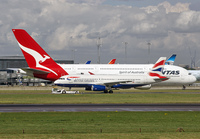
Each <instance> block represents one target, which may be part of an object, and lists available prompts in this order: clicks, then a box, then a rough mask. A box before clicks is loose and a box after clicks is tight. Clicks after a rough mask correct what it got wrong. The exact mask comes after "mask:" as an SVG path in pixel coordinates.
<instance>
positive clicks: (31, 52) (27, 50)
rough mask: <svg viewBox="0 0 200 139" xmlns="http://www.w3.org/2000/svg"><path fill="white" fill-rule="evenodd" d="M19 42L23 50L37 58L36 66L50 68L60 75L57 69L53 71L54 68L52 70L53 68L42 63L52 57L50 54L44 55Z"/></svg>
mask: <svg viewBox="0 0 200 139" xmlns="http://www.w3.org/2000/svg"><path fill="white" fill-rule="evenodd" d="M18 44H19V46H20V48H21V49H22V50H23V51H25V52H27V53H28V54H30V55H32V56H33V58H34V59H35V62H36V67H38V68H43V69H46V70H48V71H51V72H53V73H54V74H55V75H57V76H58V74H57V73H56V72H55V71H53V70H51V69H49V68H47V67H45V66H43V65H41V63H43V62H45V61H46V60H47V59H50V57H49V56H47V55H44V57H43V56H42V55H41V54H40V53H38V52H36V51H35V50H32V49H29V48H26V47H24V46H23V45H21V44H20V43H18Z"/></svg>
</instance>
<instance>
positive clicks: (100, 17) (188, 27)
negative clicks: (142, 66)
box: [0, 0, 200, 63]
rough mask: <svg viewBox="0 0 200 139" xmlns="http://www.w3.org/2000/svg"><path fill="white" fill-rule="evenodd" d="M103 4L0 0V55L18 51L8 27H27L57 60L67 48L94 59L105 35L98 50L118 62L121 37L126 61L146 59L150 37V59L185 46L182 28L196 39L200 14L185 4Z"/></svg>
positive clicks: (81, 57)
mask: <svg viewBox="0 0 200 139" xmlns="http://www.w3.org/2000/svg"><path fill="white" fill-rule="evenodd" d="M101 3H103V0H99V1H96V2H94V1H92V0H79V1H76V3H75V2H74V1H72V0H71V1H70V0H66V1H64V0H57V1H54V0H52V1H51V0H34V1H33V0H27V1H21V0H3V1H2V2H1V5H0V11H1V13H6V14H1V15H0V19H1V20H0V30H1V31H0V41H1V43H0V48H8V50H9V51H2V52H0V54H1V55H12V54H16V53H17V54H18V53H19V54H21V52H20V49H19V48H18V46H17V43H16V40H15V39H14V36H13V35H12V31H11V29H12V28H23V29H25V30H27V32H28V33H29V34H31V35H32V36H33V37H34V38H35V39H36V41H37V42H38V43H39V44H40V45H41V46H42V47H43V48H44V49H45V50H46V51H47V52H50V55H51V54H52V55H53V56H54V57H55V58H57V59H62V58H70V55H71V50H72V49H77V55H78V56H77V61H78V60H79V61H78V62H80V63H81V62H82V63H84V62H85V61H86V60H88V57H90V58H91V57H93V59H94V61H97V60H95V59H96V57H95V54H96V52H97V50H96V39H97V38H98V37H101V38H102V39H103V47H102V50H101V51H102V53H103V56H102V57H103V59H104V60H105V61H106V62H105V63H107V62H108V61H109V60H110V59H111V58H119V60H118V62H119V63H120V62H121V63H123V55H124V47H123V44H122V42H123V41H127V42H128V59H129V63H144V59H145V58H144V57H145V56H146V53H145V52H146V51H147V45H146V41H147V40H150V41H151V42H152V46H151V49H152V51H151V52H152V59H153V58H155V59H157V58H158V57H159V56H158V52H159V54H160V56H169V55H170V53H171V52H172V51H177V48H181V49H182V50H184V41H183V40H184V39H186V38H183V36H182V34H181V33H190V34H193V35H190V36H188V37H187V40H190V41H191V40H192V41H191V42H193V43H191V48H192V47H195V48H196V44H199V43H200V40H199V38H198V33H199V32H200V28H199V23H200V20H199V19H200V18H199V17H200V13H199V12H198V11H191V10H189V9H188V7H187V6H188V4H184V3H182V4H176V5H170V4H169V3H167V2H165V3H161V4H159V5H158V6H154V7H143V8H137V7H130V6H111V5H110V6H108V5H101ZM178 7H180V8H178ZM176 8H178V10H177V11H176ZM169 32H171V33H169ZM13 46H14V47H13ZM172 46H173V47H172ZM10 47H13V50H12V51H10ZM161 49H163V51H162V50H161ZM153 50H154V51H153ZM81 51H82V52H81ZM185 51H186V50H185ZM197 51H198V49H197ZM166 52H168V53H166ZM56 53H58V54H59V55H57V56H56ZM172 53H173V52H172ZM185 53H186V52H185ZM66 55H67V56H66ZM90 55H91V56H90ZM87 56H88V57H87ZM153 56H154V57H153ZM180 57H181V56H180ZM183 57H184V56H182V57H181V58H182V59H184V58H183ZM139 59H140V60H139ZM145 61H146V60H145ZM184 61H187V62H188V61H189V60H188V59H184Z"/></svg>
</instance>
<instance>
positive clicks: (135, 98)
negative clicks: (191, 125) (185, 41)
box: [0, 90, 200, 104]
mask: <svg viewBox="0 0 200 139" xmlns="http://www.w3.org/2000/svg"><path fill="white" fill-rule="evenodd" d="M165 91H166V90H154V91H153V92H144V91H143V92H133V93H131V92H126V93H120V92H117V93H114V94H104V93H90V94H88V93H84V94H51V91H49V90H0V96H1V97H0V104H81V103H85V104H86V103H87V104H88V103H89V104H105V103H115V104H116V103H121V104H127V103H146V104H147V103H200V93H199V92H195V91H196V90H193V91H188V90H187V93H186V91H185V90H174V91H172V92H175V93H170V92H169V93H166V92H165ZM180 91H182V92H180Z"/></svg>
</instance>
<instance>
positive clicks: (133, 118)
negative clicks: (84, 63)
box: [0, 112, 200, 139]
mask: <svg viewBox="0 0 200 139" xmlns="http://www.w3.org/2000/svg"><path fill="white" fill-rule="evenodd" d="M199 119H200V112H43V113H0V125H1V126H0V138H152V139H156V138H165V139H166V138H182V139H186V138H187V139H188V138H199V136H200V126H199V125H200V120H199ZM180 127H181V128H183V130H184V131H185V132H176V130H177V129H178V128H180Z"/></svg>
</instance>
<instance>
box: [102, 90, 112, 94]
mask: <svg viewBox="0 0 200 139" xmlns="http://www.w3.org/2000/svg"><path fill="white" fill-rule="evenodd" d="M104 93H110V94H112V93H113V90H109V91H108V90H104Z"/></svg>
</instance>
